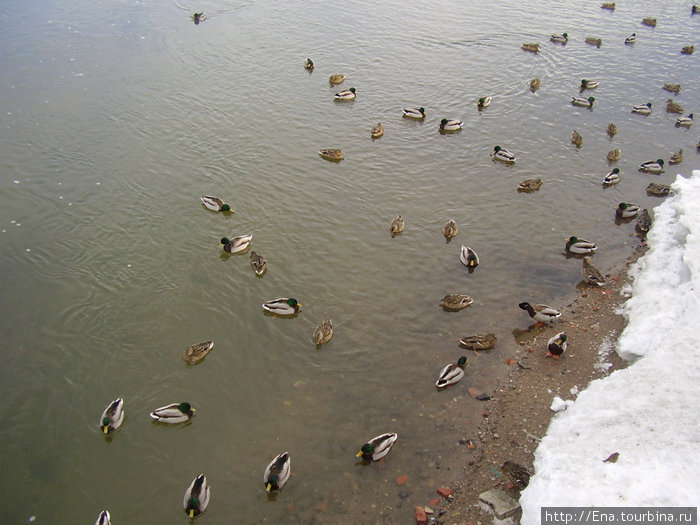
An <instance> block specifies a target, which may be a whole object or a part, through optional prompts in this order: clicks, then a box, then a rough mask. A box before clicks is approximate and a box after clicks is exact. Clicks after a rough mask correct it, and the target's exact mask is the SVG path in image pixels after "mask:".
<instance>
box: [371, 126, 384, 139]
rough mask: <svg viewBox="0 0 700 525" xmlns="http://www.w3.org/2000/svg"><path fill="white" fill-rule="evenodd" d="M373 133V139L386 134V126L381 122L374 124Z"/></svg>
mask: <svg viewBox="0 0 700 525" xmlns="http://www.w3.org/2000/svg"><path fill="white" fill-rule="evenodd" d="M371 135H372V138H373V139H378V138H379V137H381V136H382V135H384V126H382V123H381V122H379V123H377V125H376V126H372V133H371Z"/></svg>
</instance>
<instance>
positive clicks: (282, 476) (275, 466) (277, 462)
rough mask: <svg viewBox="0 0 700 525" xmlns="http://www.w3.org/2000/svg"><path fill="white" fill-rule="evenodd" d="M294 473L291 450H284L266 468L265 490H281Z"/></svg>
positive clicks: (264, 475)
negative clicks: (290, 455)
mask: <svg viewBox="0 0 700 525" xmlns="http://www.w3.org/2000/svg"><path fill="white" fill-rule="evenodd" d="M291 473H292V460H291V459H290V457H289V452H282V453H281V454H279V455H278V456H277V457H275V459H273V460H272V461H271V462H270V464H269V465H268V466H267V467H266V468H265V474H263V484H264V485H265V490H266V491H267V492H270V491H271V490H279V489H281V488H282V487H284V484H285V483H287V480H288V479H289V475H290V474H291Z"/></svg>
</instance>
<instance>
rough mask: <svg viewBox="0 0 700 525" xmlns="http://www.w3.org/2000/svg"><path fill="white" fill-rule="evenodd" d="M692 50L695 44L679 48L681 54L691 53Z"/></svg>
mask: <svg viewBox="0 0 700 525" xmlns="http://www.w3.org/2000/svg"><path fill="white" fill-rule="evenodd" d="M694 52H695V46H684V47H683V49H681V54H682V55H692V54H693V53H694Z"/></svg>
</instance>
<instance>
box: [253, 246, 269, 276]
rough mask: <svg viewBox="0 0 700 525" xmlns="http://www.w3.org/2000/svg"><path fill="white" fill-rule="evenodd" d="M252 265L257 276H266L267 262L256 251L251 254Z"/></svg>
mask: <svg viewBox="0 0 700 525" xmlns="http://www.w3.org/2000/svg"><path fill="white" fill-rule="evenodd" d="M250 265H251V266H252V267H253V271H254V272H255V275H258V276H260V275H262V274H264V273H265V270H267V260H265V257H263V256H262V255H260V254H259V253H257V252H255V251H252V252H250Z"/></svg>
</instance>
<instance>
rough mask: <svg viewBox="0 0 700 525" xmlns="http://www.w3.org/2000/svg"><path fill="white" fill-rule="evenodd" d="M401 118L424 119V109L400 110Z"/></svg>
mask: <svg viewBox="0 0 700 525" xmlns="http://www.w3.org/2000/svg"><path fill="white" fill-rule="evenodd" d="M401 112H402V113H403V116H404V117H406V118H415V119H424V118H425V108H403V109H402V110H401Z"/></svg>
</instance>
